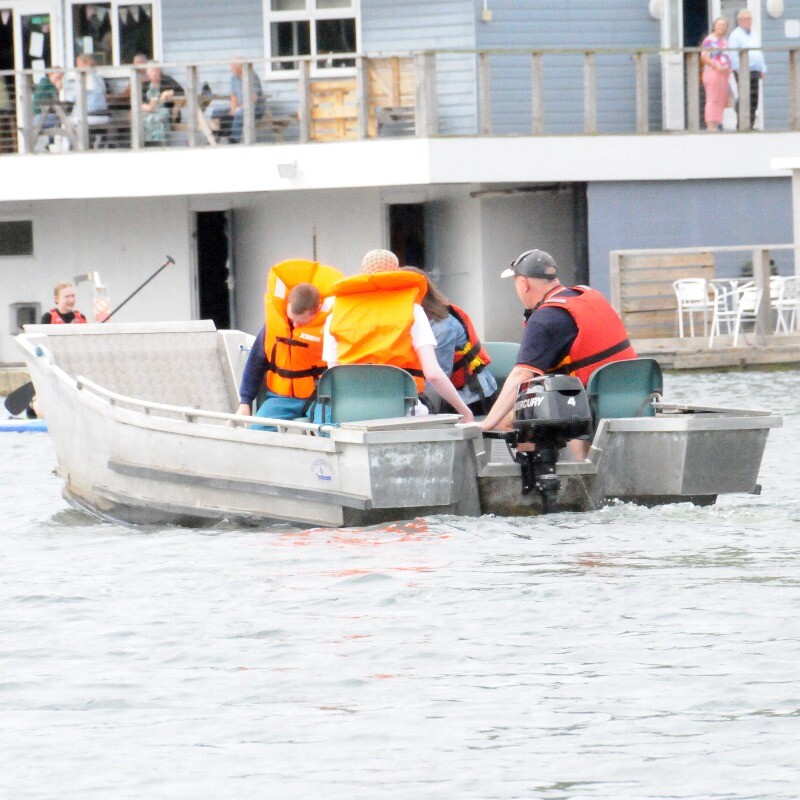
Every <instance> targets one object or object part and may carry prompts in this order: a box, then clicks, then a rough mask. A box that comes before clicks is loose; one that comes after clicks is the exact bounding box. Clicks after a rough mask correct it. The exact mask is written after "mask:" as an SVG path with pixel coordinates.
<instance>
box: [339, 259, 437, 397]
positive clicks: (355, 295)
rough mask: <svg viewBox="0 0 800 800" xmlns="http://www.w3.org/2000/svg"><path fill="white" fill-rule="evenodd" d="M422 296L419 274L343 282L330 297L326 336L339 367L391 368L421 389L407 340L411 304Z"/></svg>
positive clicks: (361, 277) (411, 320)
mask: <svg viewBox="0 0 800 800" xmlns="http://www.w3.org/2000/svg"><path fill="white" fill-rule="evenodd" d="M427 291H428V282H427V279H426V278H425V276H424V275H418V274H417V273H415V272H406V271H405V270H397V271H395V272H374V273H372V274H371V275H356V276H354V277H352V278H344V279H343V280H340V281H338V282H337V283H336V285H335V286H334V287H333V290H332V294H333V295H335V297H336V302H335V303H334V304H333V311H332V312H331V321H330V333H331V335H332V336H333V337H334V338H335V339H336V345H337V348H336V351H337V360H338V362H339V363H340V364H391V365H393V366H395V367H401V368H402V369H404V370H406V371H408V372H410V373H411V374H412V375H413V376H414V381H415V382H416V384H417V390H418V391H420V392H421V391H422V390H423V389H424V388H425V379H424V377H423V374H422V366H421V364H420V361H419V358H418V357H417V354H416V352H415V350H414V347H413V344H412V341H411V328H412V326H413V325H414V304H415V303H419V302H420V301H421V300H422V298H423V297H424V296H425V293H426V292H427Z"/></svg>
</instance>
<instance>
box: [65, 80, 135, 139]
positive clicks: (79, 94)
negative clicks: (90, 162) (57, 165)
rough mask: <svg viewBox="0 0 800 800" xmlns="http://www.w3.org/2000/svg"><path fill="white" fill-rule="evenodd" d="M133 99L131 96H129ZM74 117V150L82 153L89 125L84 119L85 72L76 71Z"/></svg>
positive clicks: (87, 137)
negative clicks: (75, 137)
mask: <svg viewBox="0 0 800 800" xmlns="http://www.w3.org/2000/svg"><path fill="white" fill-rule="evenodd" d="M131 97H133V95H131ZM73 113H74V116H75V118H76V119H77V125H76V133H77V141H76V142H75V145H76V149H77V150H79V151H81V152H83V151H84V150H88V149H89V123H88V120H87V119H86V70H85V69H80V70H79V71H78V80H77V86H76V89H75V106H74V112H73Z"/></svg>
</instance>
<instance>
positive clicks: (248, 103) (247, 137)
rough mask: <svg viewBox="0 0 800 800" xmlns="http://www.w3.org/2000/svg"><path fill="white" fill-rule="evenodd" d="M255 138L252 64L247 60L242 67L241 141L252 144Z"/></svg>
mask: <svg viewBox="0 0 800 800" xmlns="http://www.w3.org/2000/svg"><path fill="white" fill-rule="evenodd" d="M255 140H256V109H255V97H254V95H253V65H252V63H251V62H249V61H248V62H247V63H245V64H244V65H243V69H242V141H243V142H244V144H246V145H249V144H253V143H254V142H255Z"/></svg>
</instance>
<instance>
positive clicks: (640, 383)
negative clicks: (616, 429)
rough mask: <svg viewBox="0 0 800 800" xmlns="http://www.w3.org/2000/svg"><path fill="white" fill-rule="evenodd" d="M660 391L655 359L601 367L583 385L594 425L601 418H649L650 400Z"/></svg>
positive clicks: (639, 359)
mask: <svg viewBox="0 0 800 800" xmlns="http://www.w3.org/2000/svg"><path fill="white" fill-rule="evenodd" d="M663 392H664V378H663V375H662V374H661V366H660V365H659V363H658V361H656V360H655V359H654V358H631V359H627V360H625V361H612V362H611V363H610V364H604V365H603V366H602V367H600V368H599V369H597V370H595V371H594V372H593V373H592V374H591V375H590V376H589V383H588V384H587V386H586V393H587V394H588V396H589V407H590V408H591V410H592V417H593V418H594V421H595V424H597V422H598V420H601V419H616V418H619V417H652V416H654V415H655V409H654V408H653V400H656V399H659V398H660V397H661V395H662V394H663Z"/></svg>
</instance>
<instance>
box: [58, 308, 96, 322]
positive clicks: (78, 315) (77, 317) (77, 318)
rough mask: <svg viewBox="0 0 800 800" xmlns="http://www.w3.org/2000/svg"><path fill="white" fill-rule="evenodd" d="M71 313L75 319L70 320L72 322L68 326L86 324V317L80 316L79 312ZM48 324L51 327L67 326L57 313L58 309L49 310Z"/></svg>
mask: <svg viewBox="0 0 800 800" xmlns="http://www.w3.org/2000/svg"><path fill="white" fill-rule="evenodd" d="M72 313H73V314H74V315H75V317H74V319H73V320H72V322H70V323H69V324H70V325H77V324H80V323H86V322H88V320H87V319H86V317H84V316H83V314H81V312H80V311H77V310H73V312H72ZM50 324H51V325H67V324H68V323H66V322H64V317H62V316H61V314H59V313H58V309H57V308H51V309H50Z"/></svg>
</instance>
